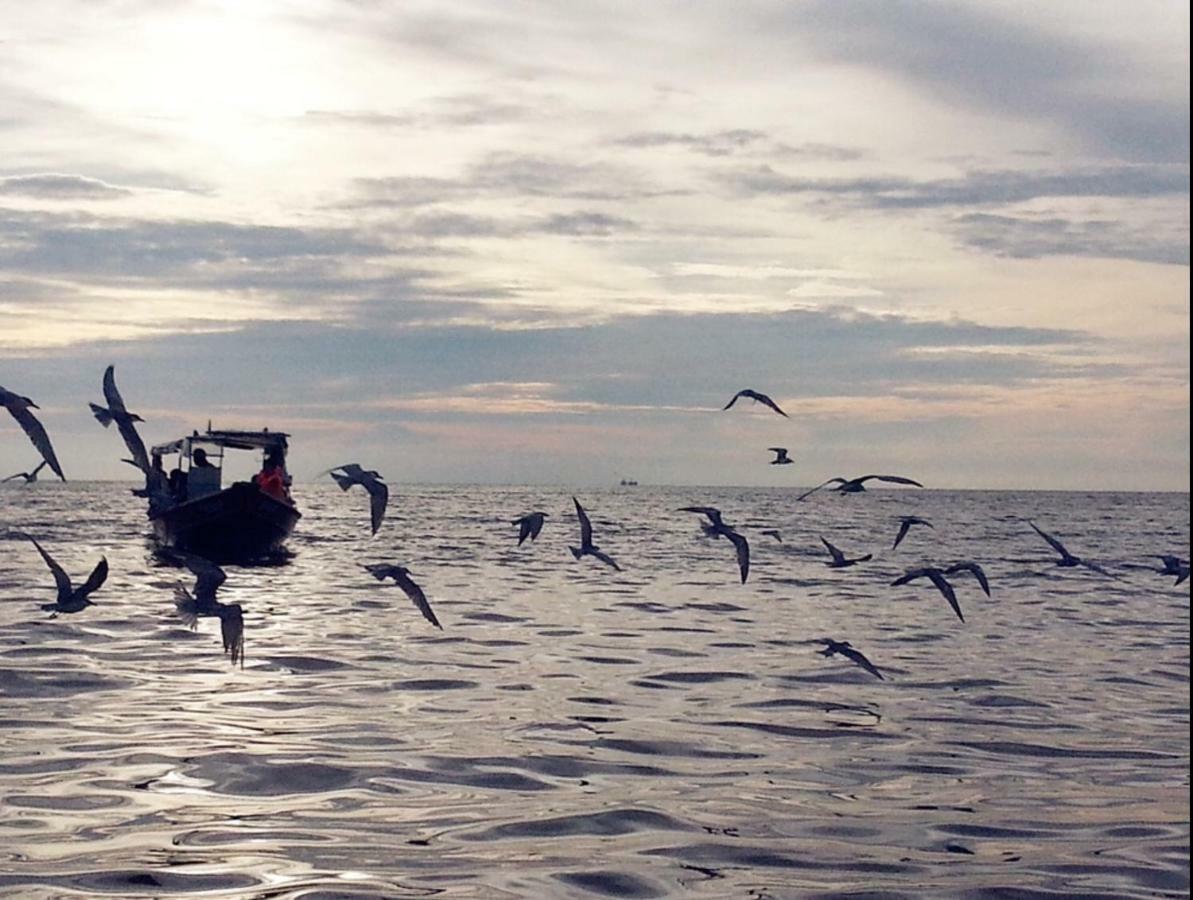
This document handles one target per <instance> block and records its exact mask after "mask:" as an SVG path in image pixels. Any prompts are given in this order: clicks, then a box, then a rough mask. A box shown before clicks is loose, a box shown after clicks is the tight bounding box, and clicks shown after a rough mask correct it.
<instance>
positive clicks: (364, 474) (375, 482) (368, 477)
mask: <svg viewBox="0 0 1193 900" xmlns="http://www.w3.org/2000/svg"><path fill="white" fill-rule="evenodd" d="M337 469H338V470H339V471H338V472H337V471H336V470H337ZM319 474H320V475H330V476H331V477H332V478H334V479H335V482H336V484H338V485H339V486H340V490H341V491H346V490H348V488H350V487H352V485H354V484H359V485H360V486H361V487H363V488H364V489H365V490H366V491H368V492H369V518H370V521H371V523H372V526H373V534H376V533H377V529H378V528H380V527H381V521H382V519H384V518H385V508H386V506H387V505H388V504H389V487H388V486H387V485H386V483H385V482H384V481H382V480H381V479H382V478H383V477H384V476H382V475H381V474H380V473H378V472H376V471H374V470H373V469H362V468H361V467H360V466H359V465H358V464H356V463H347V464H346V465H342V466H332V467H331V468H330V469H324V470H323V471H322V472H320V473H319Z"/></svg>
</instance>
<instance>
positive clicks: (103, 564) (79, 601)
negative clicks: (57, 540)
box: [13, 531, 108, 613]
mask: <svg viewBox="0 0 1193 900" xmlns="http://www.w3.org/2000/svg"><path fill="white" fill-rule="evenodd" d="M13 534H15V535H16V536H17V537H23V538H25V539H26V540H28V541H29V542H30V543H32V544H33V546H34V547H36V548H37V552H38V553H40V554H41V558H42V559H44V560H45V562H46V565H47V566H49V569H50V574H51V575H53V576H54V585H55V587H56V588H57V589H58V598H57V599H56V600H55V601H54V602H53V603H43V604H42V606H41V608H42V609H44V610H46V611H47V612H53V613H76V612H80V611H82V610H84V609H86V608H87V607H88V606H94V605H95V604H94V603H92V602H91V600H90V599H88V598H89V597H90V596H91V594H93V593H94V592H95V591H97V590H98V589H99V588H100V586H101V585H103V583H104V582H105V581H106V580H107V578H108V560H107V558H106V557H102V556H101V557H100V560H99V563H98V564H96V566H95V568H94V569H93V570H92V572H91V574H90V575H88V576H87V580H86V581H84V582H83V583H82V584H81V585H79V586H78V587H77V588H76V587H74V586H72V585H71V583H70V576H69V575H67V574H66V572H65V570H64V569H63V568H62V566H60V565H58V563H57V562H56V561H55V560H54V557H52V556H50V554H49V553H47V552H46V550H45V548H44V547H42V545H41V544H39V543H38V542H37V540H36V539H35V538H34V537H33V535H30V534H25V533H24V532H20V531H17V532H13Z"/></svg>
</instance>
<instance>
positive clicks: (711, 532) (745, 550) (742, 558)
mask: <svg viewBox="0 0 1193 900" xmlns="http://www.w3.org/2000/svg"><path fill="white" fill-rule="evenodd" d="M679 512H694V513H700V514H701V515H704V516H707V517H708V520H709V522H710V523H711V524H708V525H705V524H704V523H701V528H702V529H703V531H704V533H705V535H707V536H708V537H713V538H718V537H723V538H727V539H728V540H729V541H730V543H732V544H733V548H734V550H736V551H737V568H738V571H739V572H740V573H741V583H742V584H745V583H746V578H747V576H749V574H750V544H749V542H748V541H747V540H746V539H745V537H743V536H742V535H740V534H738V533H737V530H736V529H735V528H734V527H733V526H732V525H726V524H725V522H724V521H723V520H722V519H721V511H720V510H719V509H717V508H716V507H714V506H683V507H680V509H679Z"/></svg>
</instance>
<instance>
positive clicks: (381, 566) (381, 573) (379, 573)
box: [364, 563, 394, 581]
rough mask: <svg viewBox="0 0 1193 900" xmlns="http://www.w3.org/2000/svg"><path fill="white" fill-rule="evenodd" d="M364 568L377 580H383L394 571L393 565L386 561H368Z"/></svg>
mask: <svg viewBox="0 0 1193 900" xmlns="http://www.w3.org/2000/svg"><path fill="white" fill-rule="evenodd" d="M364 568H365V571H367V572H368V573H369V574H371V575H372V576H373V577H374V578H376V579H377V580H378V581H385V579H386V578H388V577H389V576H390V575H391V574H392V573H393V571H394V567H393V566H391V565H388V564H387V563H368V564H367V565H365V567H364Z"/></svg>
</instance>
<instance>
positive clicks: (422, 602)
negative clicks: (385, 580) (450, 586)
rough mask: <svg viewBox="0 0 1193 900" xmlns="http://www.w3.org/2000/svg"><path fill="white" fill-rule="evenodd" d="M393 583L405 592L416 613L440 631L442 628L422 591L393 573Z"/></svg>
mask: <svg viewBox="0 0 1193 900" xmlns="http://www.w3.org/2000/svg"><path fill="white" fill-rule="evenodd" d="M394 581H396V582H397V583H398V587H400V588H401V589H402V590H403V591H405V592H406V596H407V597H409V598H410V599H411V600H413V601H414V605H415V606H417V607H418V611H419V612H420V613H422V614H423V618H425V619H426V620H427V621H428V622H430V623H431V624H432V625H434V626H435V627H436V628H438V629H440V630H442V629H443V626H442V625H440V624H439V620H438V619H436V618H435V613H434V611H433V610H432V609H431V604H430V603H428V602H427V595H426V594H424V593H423V589H422V588H420V587H419V586H418V585H417V584H415V583H414V582H413V581H411V580H410V578H409V576H407V575H401V574H397V573H395V574H394Z"/></svg>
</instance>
